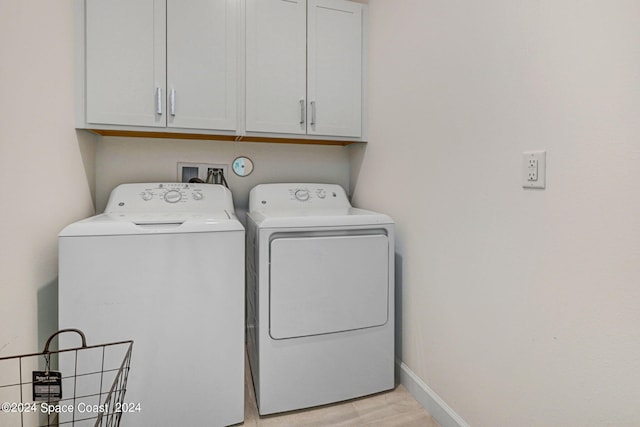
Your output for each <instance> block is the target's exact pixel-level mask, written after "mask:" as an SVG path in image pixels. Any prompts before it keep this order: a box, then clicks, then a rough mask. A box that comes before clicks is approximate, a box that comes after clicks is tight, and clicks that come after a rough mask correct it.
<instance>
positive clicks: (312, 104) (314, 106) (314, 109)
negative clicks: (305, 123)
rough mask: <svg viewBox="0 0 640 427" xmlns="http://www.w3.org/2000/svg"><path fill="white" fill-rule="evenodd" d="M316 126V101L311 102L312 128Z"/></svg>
mask: <svg viewBox="0 0 640 427" xmlns="http://www.w3.org/2000/svg"><path fill="white" fill-rule="evenodd" d="M315 124H316V101H311V126H315Z"/></svg>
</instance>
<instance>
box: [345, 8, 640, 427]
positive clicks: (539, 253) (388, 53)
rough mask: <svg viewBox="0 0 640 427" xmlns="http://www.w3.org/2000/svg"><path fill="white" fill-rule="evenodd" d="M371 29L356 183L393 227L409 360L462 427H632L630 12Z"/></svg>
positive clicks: (533, 13) (426, 19)
mask: <svg viewBox="0 0 640 427" xmlns="http://www.w3.org/2000/svg"><path fill="white" fill-rule="evenodd" d="M369 12H370V30H371V32H370V46H369V47H370V63H369V70H370V82H369V83H370V85H369V89H370V94H369V95H370V120H369V123H370V132H369V135H370V138H369V144H367V146H366V147H361V146H358V147H354V148H351V149H350V150H351V154H352V170H351V176H352V178H351V184H352V187H353V188H354V202H355V204H356V205H358V206H362V207H367V208H371V209H377V210H380V211H383V212H387V213H389V214H390V215H392V216H393V217H394V218H395V220H396V221H397V223H398V226H397V231H398V240H397V242H398V243H397V251H398V259H399V261H400V262H399V266H398V267H399V271H400V273H401V274H399V278H400V280H399V281H398V283H397V286H398V287H399V288H400V293H401V295H402V304H403V306H402V316H401V322H402V325H401V326H402V336H401V339H400V342H401V343H402V345H401V348H399V349H398V352H399V354H400V356H401V359H402V360H403V361H404V362H405V363H406V364H407V365H408V366H409V368H410V369H411V370H412V371H414V372H415V373H416V374H417V375H418V376H419V377H420V378H421V379H422V380H423V381H424V382H425V383H426V384H427V385H428V386H429V387H430V388H431V389H433V390H434V391H435V392H436V393H437V394H438V395H439V396H440V397H442V398H443V399H444V400H445V401H446V402H447V403H448V404H449V405H450V406H451V407H452V408H453V409H454V410H455V411H456V412H457V413H458V414H459V415H460V416H462V418H464V419H465V420H466V421H467V422H468V423H469V424H470V425H472V426H474V427H501V426H504V427H507V426H603V425H615V426H637V425H640V405H638V401H640V359H639V357H638V355H639V354H640V327H639V325H640V220H639V219H640V191H639V190H638V182H640V119H639V118H640V72H639V70H640V44H639V43H638V40H640V26H639V25H638V16H640V3H638V2H637V1H630V0H627V1H625V0H613V1H606V2H605V1H590V2H576V1H572V0H544V1H524V2H523V1H512V0H489V1H484V2H469V1H461V0H454V1H423V0H397V1H384V0H370V2H369ZM528 150H546V151H547V188H546V190H543V191H536V190H523V189H522V188H521V174H522V171H521V156H522V152H524V151H528Z"/></svg>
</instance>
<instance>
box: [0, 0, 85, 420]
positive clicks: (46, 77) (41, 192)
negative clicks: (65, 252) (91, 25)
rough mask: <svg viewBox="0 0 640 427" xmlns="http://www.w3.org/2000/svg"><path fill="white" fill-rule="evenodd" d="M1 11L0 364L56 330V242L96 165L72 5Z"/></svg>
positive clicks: (79, 209)
mask: <svg viewBox="0 0 640 427" xmlns="http://www.w3.org/2000/svg"><path fill="white" fill-rule="evenodd" d="M0 10H2V12H1V13H0V54H1V55H0V93H1V98H0V117H1V118H2V119H1V121H0V123H1V124H0V182H2V187H3V191H2V201H1V202H0V241H1V242H2V243H1V244H2V249H1V250H0V295H1V296H0V357H3V356H13V355H17V354H22V353H31V352H35V351H41V350H42V345H43V343H44V340H46V338H47V336H48V334H50V333H51V332H52V331H54V330H55V329H56V328H57V304H58V302H57V234H58V232H59V231H60V230H61V229H62V228H63V227H64V226H65V225H67V224H68V223H70V222H72V221H75V220H77V219H80V218H83V217H86V216H88V215H91V214H92V213H93V212H94V208H93V196H92V187H93V185H94V175H95V160H94V157H95V155H94V138H93V137H91V136H90V135H88V134H84V133H76V131H75V129H74V106H73V100H74V98H73V81H74V73H73V7H72V1H71V0H62V1H55V2H49V1H37V0H20V1H5V0H1V1H0ZM6 369H8V368H3V366H0V380H3V379H6V378H7V377H6V376H3V375H4V374H6V373H7V372H6ZM11 373H15V374H17V372H13V371H12V372H11ZM4 384H6V383H2V381H0V385H4ZM0 416H2V415H0ZM5 421H7V418H5ZM0 424H2V425H5V424H3V421H0Z"/></svg>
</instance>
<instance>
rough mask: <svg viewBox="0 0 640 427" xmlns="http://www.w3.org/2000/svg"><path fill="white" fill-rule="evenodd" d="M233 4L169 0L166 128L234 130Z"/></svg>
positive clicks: (220, 0)
mask: <svg viewBox="0 0 640 427" xmlns="http://www.w3.org/2000/svg"><path fill="white" fill-rule="evenodd" d="M236 4H237V1H235V0H189V1H184V0H167V113H168V119H167V120H168V123H167V126H169V127H175V128H192V129H219V130H235V128H236V56H237V53H236V48H237V34H236V33H237V7H236Z"/></svg>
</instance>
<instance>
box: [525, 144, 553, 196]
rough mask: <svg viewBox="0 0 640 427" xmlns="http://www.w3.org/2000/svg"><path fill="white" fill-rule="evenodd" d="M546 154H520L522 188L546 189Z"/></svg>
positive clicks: (542, 152) (544, 152) (529, 152)
mask: <svg viewBox="0 0 640 427" xmlns="http://www.w3.org/2000/svg"><path fill="white" fill-rule="evenodd" d="M546 175H547V152H546V151H525V152H524V153H522V187H523V188H546V186H547V182H546V181H547V179H546Z"/></svg>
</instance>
